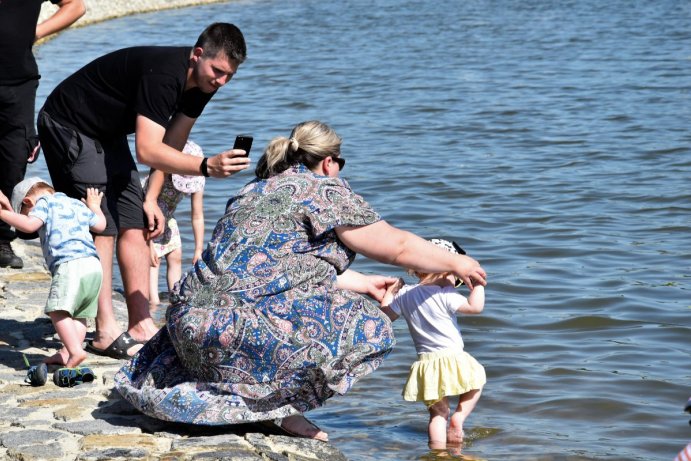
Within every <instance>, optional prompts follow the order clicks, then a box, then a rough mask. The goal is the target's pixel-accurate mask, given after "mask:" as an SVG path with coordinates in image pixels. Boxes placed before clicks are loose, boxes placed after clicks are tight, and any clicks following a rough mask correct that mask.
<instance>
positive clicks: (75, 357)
mask: <svg viewBox="0 0 691 461" xmlns="http://www.w3.org/2000/svg"><path fill="white" fill-rule="evenodd" d="M48 316H49V317H50V320H52V322H53V326H54V327H55V331H56V332H57V333H58V336H59V337H60V341H62V344H63V346H64V347H63V348H62V349H60V350H59V351H58V352H57V353H55V355H53V356H52V357H48V358H47V359H46V361H45V362H46V363H48V364H58V365H64V366H66V367H70V368H74V367H76V366H77V365H79V364H80V363H82V362H83V361H84V359H86V352H85V351H84V349H82V341H84V337H85V336H86V325H85V324H84V322H83V321H82V320H75V319H73V318H72V316H71V315H70V314H69V313H68V312H67V311H53V312H49V313H48Z"/></svg>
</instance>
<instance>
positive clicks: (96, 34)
mask: <svg viewBox="0 0 691 461" xmlns="http://www.w3.org/2000/svg"><path fill="white" fill-rule="evenodd" d="M216 20H221V21H228V22H233V23H235V24H237V25H238V26H239V27H240V28H241V29H242V30H243V32H244V33H245V35H246V37H247V41H248V48H249V56H250V57H249V59H248V61H247V62H246V63H245V64H244V65H243V66H242V67H241V68H240V72H239V73H238V74H237V77H236V79H235V80H234V81H233V82H232V83H231V84H230V85H229V86H228V87H226V88H223V89H222V90H221V91H220V92H219V94H218V95H217V96H216V97H215V98H214V99H213V101H212V102H211V103H210V104H209V106H208V107H207V109H206V111H205V113H204V115H203V116H202V117H201V118H200V119H199V122H198V123H197V126H196V127H195V129H194V131H193V134H192V138H193V139H194V140H195V141H196V142H197V143H199V144H200V145H201V146H202V147H203V148H204V150H205V151H206V153H207V154H214V153H216V152H219V151H221V150H224V149H226V148H229V147H230V146H231V145H232V142H233V139H234V138H235V135H236V134H238V133H253V134H254V136H255V147H254V149H253V154H252V157H253V158H254V159H257V158H258V156H259V154H260V152H261V150H262V148H263V146H265V145H266V143H267V142H268V141H269V140H270V139H271V138H272V137H274V136H276V135H279V134H283V135H286V134H288V133H289V129H290V127H291V126H292V125H293V124H295V123H297V122H299V121H303V120H307V119H313V118H317V119H321V120H324V121H327V122H328V123H330V124H332V125H333V126H334V127H335V128H336V129H337V130H338V131H339V133H340V134H341V135H342V136H343V138H344V140H345V142H344V146H343V155H344V157H347V158H348V165H347V167H346V169H345V171H344V176H345V177H346V178H347V179H348V180H349V181H350V183H351V184H352V186H353V187H354V189H355V190H356V191H358V192H359V193H361V194H362V195H363V196H364V197H365V198H366V199H367V200H368V201H369V202H371V203H372V204H373V205H374V206H375V207H376V208H377V209H378V210H379V211H380V212H381V214H382V215H383V216H384V217H385V218H386V219H387V220H388V221H389V222H391V223H393V224H394V225H396V226H399V227H401V228H405V229H408V230H411V231H413V232H416V233H418V234H421V235H424V236H442V237H453V238H456V239H457V240H458V241H459V242H460V243H461V244H462V245H463V246H464V247H465V248H466V249H467V250H468V251H469V253H470V254H471V255H473V256H475V257H476V258H477V259H479V260H480V261H481V262H482V263H483V265H484V267H485V268H486V270H487V272H488V273H489V282H490V284H489V286H488V290H487V293H488V302H487V307H486V309H485V312H484V313H483V314H482V315H480V316H476V317H465V318H461V319H460V323H461V326H462V331H463V334H464V339H465V341H466V348H467V350H468V351H469V352H470V353H471V354H472V355H474V356H475V357H476V358H477V359H478V360H479V361H480V362H481V363H483V364H484V365H485V367H486V369H487V373H488V384H487V387H486V388H485V391H484V394H483V397H482V399H481V400H480V403H479V405H478V407H477V409H476V411H475V412H474V414H473V416H472V417H471V419H470V420H469V422H468V426H467V428H466V432H467V433H468V443H467V446H466V447H465V448H464V450H463V456H464V457H466V459H486V460H499V459H501V460H505V459H514V460H525V459H540V460H620V459H621V460H624V459H626V460H651V459H656V460H657V459H659V460H671V459H672V458H673V457H674V455H675V454H676V453H677V452H678V451H679V450H680V449H681V447H683V446H684V445H685V444H686V443H687V442H688V441H689V439H691V427H689V426H688V417H687V416H685V415H684V414H683V413H682V407H683V404H684V402H685V401H686V399H687V398H688V397H689V396H690V395H691V371H689V365H691V354H690V350H691V348H690V347H689V346H690V342H691V341H690V340H691V300H690V299H689V293H690V291H689V288H690V286H691V278H690V277H691V217H690V216H691V190H690V182H689V181H690V178H691V134H690V131H689V121H690V120H691V97H690V91H691V79H689V75H691V3H689V2H679V1H659V2H624V1H620V0H615V1H612V2H599V1H595V0H585V1H581V2H573V1H570V2H558V1H548V0H543V1H540V0H536V1H516V0H505V1H475V0H470V1H466V2H457V1H453V0H432V1H428V2H412V1H400V0H398V1H397V0H375V1H363V0H342V1H331V0H319V1H317V0H300V1H292V2H285V1H256V2H250V1H242V2H235V3H226V4H217V5H210V6H201V7H195V8H191V9H183V10H174V11H166V12H160V13H155V14H146V15H140V16H132V17H127V18H122V19H118V20H113V21H109V22H106V23H102V24H97V25H93V26H89V27H86V28H82V29H71V30H69V31H67V32H65V33H63V34H61V35H60V36H59V37H57V38H56V39H55V40H52V41H50V42H48V43H46V44H45V45H42V46H40V47H39V48H38V50H37V53H38V59H39V66H40V68H41V71H42V74H43V79H42V80H41V86H40V88H39V96H38V105H39V106H40V105H41V104H42V102H43V100H44V99H45V97H46V95H47V94H48V92H49V91H50V90H51V89H52V88H53V87H54V86H55V85H56V84H57V83H58V82H59V81H60V80H61V79H62V78H64V77H65V76H67V75H68V74H70V73H71V72H73V71H74V70H76V69H77V68H78V67H80V66H81V65H83V64H85V63H86V62H88V61H90V60H91V59H93V58H95V57H97V56H99V55H101V54H103V53H105V52H107V51H110V50H113V49H117V48H121V47H125V46H131V45H141V44H157V45H167V44H176V45H187V44H190V45H191V44H192V43H193V42H194V40H195V39H196V37H197V35H198V34H199V32H200V31H201V30H202V29H203V27H204V26H206V25H207V24H208V23H210V22H212V21H216ZM29 171H30V173H36V174H42V175H45V174H46V173H45V171H46V170H45V164H44V163H43V161H42V160H41V161H40V162H39V163H37V164H36V165H34V166H32V167H31V168H30V170H29ZM249 179H250V175H249V173H247V174H242V175H239V176H238V177H235V178H232V179H229V180H210V181H209V182H208V187H207V191H206V200H205V211H206V222H207V236H208V235H209V234H210V232H211V229H212V228H213V225H214V223H215V221H216V220H217V219H218V217H219V216H220V215H221V213H222V211H223V207H224V204H225V202H226V200H227V198H228V197H229V196H230V195H231V194H233V192H234V191H236V190H237V189H238V188H239V187H240V185H241V184H243V183H244V182H246V181H248V180H249ZM179 220H180V222H181V225H182V229H183V232H184V234H185V239H184V244H185V247H186V248H187V250H188V251H187V253H186V258H187V259H189V257H190V256H191V248H192V234H191V230H190V220H189V201H187V200H186V201H184V202H183V204H182V205H181V206H180V210H179ZM356 268H357V269H359V270H363V271H367V272H377V273H385V274H392V275H402V274H403V273H402V271H399V270H398V269H396V268H393V267H388V266H384V265H381V264H379V263H374V262H371V261H367V260H365V259H359V260H358V261H357V262H356ZM118 284H120V282H119V280H118V281H116V285H118ZM163 286H164V282H163V278H162V279H161V287H163ZM396 329H397V332H398V340H399V342H398V347H397V348H396V350H395V351H394V352H393V353H392V354H391V355H390V357H389V359H388V360H387V361H386V363H385V364H384V365H383V366H382V367H381V368H380V369H379V370H378V371H377V372H376V373H374V374H373V375H371V376H369V377H367V378H366V379H365V380H363V381H362V382H361V383H359V384H358V385H357V386H356V387H355V389H354V390H353V391H352V392H351V393H349V394H348V395H346V396H343V397H340V398H336V399H333V400H331V401H329V402H328V404H327V406H326V407H324V408H323V409H320V410H318V411H315V412H313V413H311V417H312V418H313V419H314V420H315V422H317V423H318V424H319V425H320V426H322V427H323V428H324V429H325V430H327V431H329V433H330V435H331V440H332V441H333V443H334V444H335V445H336V446H337V447H338V448H340V449H341V450H342V451H343V452H344V453H345V454H346V455H347V456H348V457H349V458H350V459H353V460H369V459H391V460H398V459H425V460H430V459H436V458H437V457H440V456H441V455H440V454H438V453H432V452H430V451H429V450H428V449H427V446H426V420H427V417H426V411H425V409H424V408H423V407H421V406H418V405H415V404H410V403H406V402H403V401H402V399H401V398H400V395H399V394H400V390H401V388H402V386H403V383H404V379H405V375H406V372H407V367H408V365H409V363H410V362H411V360H413V359H414V349H413V347H412V343H411V341H410V339H409V338H408V336H407V331H406V328H405V324H404V323H402V322H401V323H400V324H398V325H396Z"/></svg>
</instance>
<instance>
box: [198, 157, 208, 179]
mask: <svg viewBox="0 0 691 461" xmlns="http://www.w3.org/2000/svg"><path fill="white" fill-rule="evenodd" d="M207 160H209V159H208V158H206V157H204V160H202V163H201V165H199V171H201V172H202V174H203V175H204V176H205V177H207V178H208V177H209V170H208V169H207V167H206V161H207Z"/></svg>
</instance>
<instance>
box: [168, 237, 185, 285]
mask: <svg viewBox="0 0 691 461" xmlns="http://www.w3.org/2000/svg"><path fill="white" fill-rule="evenodd" d="M166 266H167V267H166V280H167V281H168V291H169V292H170V291H172V290H173V287H174V286H175V284H176V283H177V282H178V281H179V280H180V278H181V277H182V248H177V249H175V250H173V251H171V252H170V253H168V254H167V255H166Z"/></svg>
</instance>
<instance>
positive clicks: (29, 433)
mask: <svg viewBox="0 0 691 461" xmlns="http://www.w3.org/2000/svg"><path fill="white" fill-rule="evenodd" d="M64 436H65V433H64V432H58V431H51V430H40V429H31V430H23V431H18V430H17V431H8V432H3V433H1V434H0V445H2V446H3V447H5V448H10V449H16V448H21V447H28V446H31V445H34V444H35V443H36V441H38V440H40V441H41V442H42V443H44V444H53V443H54V442H56V441H58V440H60V439H61V438H62V437H64Z"/></svg>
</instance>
